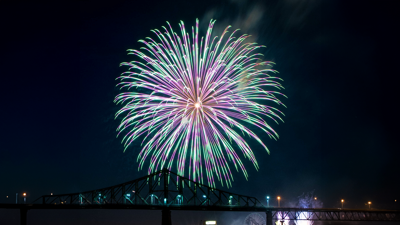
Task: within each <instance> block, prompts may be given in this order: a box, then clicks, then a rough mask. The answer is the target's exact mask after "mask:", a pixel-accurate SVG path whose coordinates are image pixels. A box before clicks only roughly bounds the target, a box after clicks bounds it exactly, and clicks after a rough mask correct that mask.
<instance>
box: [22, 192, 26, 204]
mask: <svg viewBox="0 0 400 225" xmlns="http://www.w3.org/2000/svg"><path fill="white" fill-rule="evenodd" d="M22 195H23V196H24V204H26V192H24V193H23V194H22Z"/></svg>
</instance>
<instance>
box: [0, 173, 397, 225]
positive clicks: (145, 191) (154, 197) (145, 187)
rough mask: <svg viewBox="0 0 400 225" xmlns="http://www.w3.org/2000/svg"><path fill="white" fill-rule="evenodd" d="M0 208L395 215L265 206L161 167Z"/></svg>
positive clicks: (393, 215)
mask: <svg viewBox="0 0 400 225" xmlns="http://www.w3.org/2000/svg"><path fill="white" fill-rule="evenodd" d="M0 208H14V209H16V208H17V209H20V212H21V224H26V216H27V211H28V210H30V209H149V210H161V211H162V225H170V224H171V210H198V211H253V212H254V211H257V212H264V213H266V217H267V225H273V220H314V221H400V211H398V210H357V209H323V208H315V209H310V208H307V209H305V208H273V207H265V206H263V205H262V204H261V202H260V201H259V200H258V199H257V198H254V197H249V196H244V195H239V194H234V193H231V192H227V191H222V190H219V189H215V188H211V187H209V186H206V185H202V184H200V183H197V182H194V181H192V180H189V179H187V178H185V177H182V176H179V175H177V174H176V173H174V172H171V171H169V170H166V169H164V170H162V171H159V172H156V173H153V174H150V175H148V176H145V177H142V178H139V179H136V180H133V181H129V182H126V183H123V184H119V185H115V186H112V187H108V188H102V189H97V190H93V191H87V192H81V193H73V194H63V195H43V196H42V197H40V198H38V199H37V200H35V201H34V204H0Z"/></svg>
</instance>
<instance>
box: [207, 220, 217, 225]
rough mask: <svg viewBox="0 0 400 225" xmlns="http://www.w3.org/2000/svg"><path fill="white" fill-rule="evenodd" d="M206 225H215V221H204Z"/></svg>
mask: <svg viewBox="0 0 400 225" xmlns="http://www.w3.org/2000/svg"><path fill="white" fill-rule="evenodd" d="M206 224H207V225H211V224H217V221H215V220H209V221H206Z"/></svg>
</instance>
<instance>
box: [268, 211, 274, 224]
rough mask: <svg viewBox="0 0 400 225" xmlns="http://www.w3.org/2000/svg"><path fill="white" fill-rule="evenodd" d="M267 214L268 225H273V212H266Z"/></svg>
mask: <svg viewBox="0 0 400 225" xmlns="http://www.w3.org/2000/svg"><path fill="white" fill-rule="evenodd" d="M266 214H267V225H273V224H272V212H271V211H269V210H268V211H267V212H266Z"/></svg>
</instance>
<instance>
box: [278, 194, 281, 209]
mask: <svg viewBox="0 0 400 225" xmlns="http://www.w3.org/2000/svg"><path fill="white" fill-rule="evenodd" d="M278 207H281V197H280V196H278Z"/></svg>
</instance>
